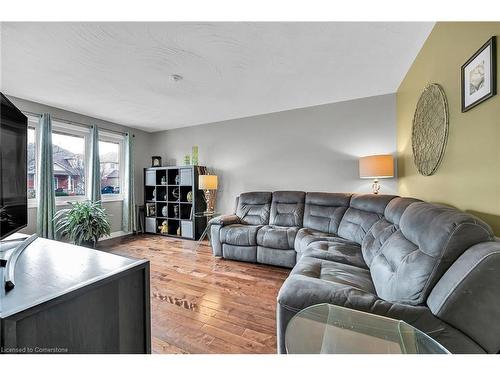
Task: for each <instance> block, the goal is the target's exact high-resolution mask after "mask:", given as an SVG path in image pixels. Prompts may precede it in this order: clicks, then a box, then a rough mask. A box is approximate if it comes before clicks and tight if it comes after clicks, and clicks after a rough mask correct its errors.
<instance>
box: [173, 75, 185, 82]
mask: <svg viewBox="0 0 500 375" xmlns="http://www.w3.org/2000/svg"><path fill="white" fill-rule="evenodd" d="M183 78H184V77H183V76H181V75H180V74H172V75H171V76H170V79H171V80H172V81H174V82H179V81H181V80H182V79H183Z"/></svg>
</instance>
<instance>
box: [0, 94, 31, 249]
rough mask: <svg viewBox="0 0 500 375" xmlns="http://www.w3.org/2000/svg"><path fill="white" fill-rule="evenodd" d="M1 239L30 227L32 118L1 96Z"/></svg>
mask: <svg viewBox="0 0 500 375" xmlns="http://www.w3.org/2000/svg"><path fill="white" fill-rule="evenodd" d="M0 95H1V99H2V105H1V109H0V115H1V124H0V239H2V238H4V237H6V236H8V235H10V234H12V233H14V232H16V231H18V230H19V229H21V228H23V227H25V226H26V225H27V223H28V197H27V190H26V183H27V181H26V180H27V178H26V159H27V135H28V118H27V117H26V116H25V115H24V114H23V113H22V112H21V111H20V110H19V109H17V108H16V107H15V106H14V104H12V103H11V102H10V100H9V99H7V98H6V97H5V95H3V94H2V93H0Z"/></svg>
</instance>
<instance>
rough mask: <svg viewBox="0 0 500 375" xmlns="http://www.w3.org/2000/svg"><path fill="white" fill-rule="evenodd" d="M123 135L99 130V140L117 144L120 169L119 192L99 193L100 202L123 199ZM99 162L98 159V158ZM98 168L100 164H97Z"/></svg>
mask: <svg viewBox="0 0 500 375" xmlns="http://www.w3.org/2000/svg"><path fill="white" fill-rule="evenodd" d="M124 140H125V137H124V136H123V135H122V134H117V133H111V132H108V131H106V130H99V141H101V142H111V143H117V144H118V153H119V155H118V163H119V167H120V168H119V171H120V184H119V187H120V193H119V194H102V193H101V201H102V202H114V201H122V200H123V197H124V195H123V191H124V190H123V189H124V188H125V181H124V179H123V171H124V169H123V168H124V167H125V149H124V144H125V142H124ZM99 163H100V160H99ZM99 169H100V166H99Z"/></svg>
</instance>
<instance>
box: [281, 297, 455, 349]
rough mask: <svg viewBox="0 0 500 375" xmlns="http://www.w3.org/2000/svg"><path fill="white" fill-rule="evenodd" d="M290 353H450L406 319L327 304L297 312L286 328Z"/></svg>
mask: <svg viewBox="0 0 500 375" xmlns="http://www.w3.org/2000/svg"><path fill="white" fill-rule="evenodd" d="M285 345H286V349H287V352H288V353H289V354H449V352H448V350H446V349H445V348H444V347H443V346H442V345H441V344H439V343H438V342H437V341H435V340H434V339H432V338H431V337H429V336H427V335H426V334H425V333H423V332H422V331H420V330H418V329H416V328H414V327H413V326H411V325H409V324H408V323H406V322H403V321H402V320H395V319H390V318H386V317H383V316H379V315H374V314H369V313H365V312H362V311H357V310H352V309H348V308H345V307H341V306H335V305H330V304H327V303H324V304H320V305H314V306H311V307H308V308H306V309H304V310H302V311H300V312H299V313H298V314H297V315H295V316H294V317H293V318H292V319H291V320H290V322H289V323H288V326H287V328H286V333H285Z"/></svg>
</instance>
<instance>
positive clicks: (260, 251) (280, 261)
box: [257, 246, 297, 268]
mask: <svg viewBox="0 0 500 375" xmlns="http://www.w3.org/2000/svg"><path fill="white" fill-rule="evenodd" d="M296 259H297V253H296V252H295V250H284V249H273V248H270V247H264V246H257V262H259V263H264V264H271V265H273V266H279V267H287V268H292V267H293V266H295V261H296Z"/></svg>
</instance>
